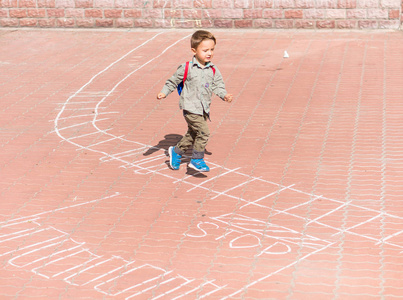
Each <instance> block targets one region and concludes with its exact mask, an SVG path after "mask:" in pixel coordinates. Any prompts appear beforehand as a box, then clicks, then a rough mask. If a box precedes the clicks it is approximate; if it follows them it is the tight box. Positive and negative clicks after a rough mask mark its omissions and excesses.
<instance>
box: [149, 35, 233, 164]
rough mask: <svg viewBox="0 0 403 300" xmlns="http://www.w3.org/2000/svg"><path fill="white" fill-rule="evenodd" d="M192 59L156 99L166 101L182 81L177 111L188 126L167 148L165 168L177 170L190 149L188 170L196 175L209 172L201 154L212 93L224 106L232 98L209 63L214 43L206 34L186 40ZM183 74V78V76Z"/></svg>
mask: <svg viewBox="0 0 403 300" xmlns="http://www.w3.org/2000/svg"><path fill="white" fill-rule="evenodd" d="M190 44H191V50H192V53H193V55H194V56H193V59H192V61H191V62H189V64H188V66H186V63H185V64H182V65H180V66H179V67H178V69H177V70H176V72H175V74H174V75H172V77H171V78H170V79H168V80H167V81H166V83H165V85H164V87H163V88H162V90H161V92H160V93H159V94H158V95H157V99H158V100H160V99H163V98H166V97H167V96H168V95H169V94H170V93H172V92H173V91H174V90H175V89H176V88H177V87H178V85H179V84H180V83H181V82H182V81H183V79H184V78H185V79H186V80H185V81H184V83H183V91H182V92H181V93H180V100H179V107H180V109H182V110H183V115H184V118H185V120H186V122H187V124H188V131H187V132H186V134H185V135H184V136H183V138H182V139H181V140H180V141H179V143H178V144H177V145H176V146H175V147H169V149H168V153H169V164H170V166H171V168H172V169H174V170H178V169H179V166H180V163H181V158H182V155H183V154H184V153H185V152H186V150H187V149H188V148H189V147H190V146H192V145H193V153H192V159H191V160H190V163H189V167H190V168H192V169H195V170H197V171H199V172H208V171H210V168H209V167H208V166H207V165H206V163H205V162H204V150H205V148H206V145H207V141H208V139H209V136H210V131H209V128H208V126H207V119H210V104H211V96H212V93H214V94H216V95H217V96H218V97H220V98H221V99H222V100H224V101H226V102H231V101H232V95H231V94H228V93H227V91H226V90H225V85H224V81H223V78H222V75H221V73H220V71H219V70H218V69H217V67H216V66H214V65H213V64H212V63H211V60H212V59H213V55H214V48H215V45H216V39H215V37H214V35H212V34H211V33H210V32H208V31H204V30H198V31H196V32H195V33H194V34H193V35H192V38H191V40H190ZM185 73H186V76H185Z"/></svg>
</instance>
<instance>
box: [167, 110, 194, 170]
mask: <svg viewBox="0 0 403 300" xmlns="http://www.w3.org/2000/svg"><path fill="white" fill-rule="evenodd" d="M185 120H186V122H187V123H188V131H187V132H186V134H185V135H184V136H183V137H182V139H181V140H180V141H179V143H178V144H177V145H176V146H175V147H169V149H168V153H169V164H170V166H171V168H172V169H173V170H179V167H180V164H181V158H182V155H183V154H185V152H186V150H187V149H188V148H189V147H190V146H192V145H193V142H194V140H195V137H196V133H195V132H194V131H193V129H192V126H190V125H189V122H188V120H187V119H186V118H185Z"/></svg>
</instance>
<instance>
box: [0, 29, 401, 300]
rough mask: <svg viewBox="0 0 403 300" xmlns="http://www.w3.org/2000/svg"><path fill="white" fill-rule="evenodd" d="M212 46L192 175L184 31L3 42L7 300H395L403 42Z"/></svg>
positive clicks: (1, 282) (237, 37)
mask: <svg viewBox="0 0 403 300" xmlns="http://www.w3.org/2000/svg"><path fill="white" fill-rule="evenodd" d="M215 33H216V35H217V38H218V44H217V48H216V56H215V60H214V62H215V63H216V64H217V66H218V67H219V68H220V70H221V71H222V73H223V75H224V78H225V81H226V83H227V89H228V91H230V92H231V93H233V94H234V101H233V103H231V104H228V103H224V102H222V101H220V100H219V99H217V98H214V100H213V105H212V122H211V123H210V126H211V132H212V137H211V141H210V142H209V145H208V148H207V150H208V152H207V154H208V155H206V161H207V163H208V164H209V165H210V167H211V169H212V170H211V172H210V173H204V174H199V173H195V172H192V171H191V170H188V169H187V166H186V164H187V160H186V159H185V160H184V162H183V163H182V165H181V169H180V170H179V171H172V170H170V169H169V168H168V166H167V157H166V150H167V148H168V147H169V146H170V145H174V144H175V143H176V141H177V140H178V139H179V138H180V136H181V135H182V134H183V133H184V132H185V130H186V128H185V127H186V126H185V123H184V120H183V118H182V116H181V112H180V111H179V109H178V96H177V95H176V94H172V95H170V96H169V97H168V98H167V99H166V100H164V101H161V102H158V101H157V100H155V96H156V94H157V93H158V92H159V90H160V89H161V87H162V85H163V83H164V81H165V80H166V79H167V78H168V77H169V76H170V75H171V74H172V73H173V72H174V70H175V69H176V67H177V65H178V64H179V63H181V62H184V61H186V60H187V59H189V58H190V55H191V53H190V50H189V34H191V32H190V31H185V30H183V31H152V30H150V31H133V32H129V31H56V30H43V31H28V30H11V29H10V30H1V31H0V78H1V80H0V109H1V115H2V117H1V120H0V124H1V125H0V130H1V135H0V145H1V151H0V157H1V160H0V162H1V166H0V174H1V181H0V187H1V190H0V191H1V206H0V207H1V209H0V215H1V220H0V259H1V260H0V261H1V269H0V293H1V297H0V298H1V299H11V298H12V299H31V298H33V299H101V298H102V299H103V298H105V299H398V298H403V281H402V276H403V256H402V251H403V204H402V203H403V202H402V201H401V198H402V193H403V188H402V186H403V176H402V174H403V172H402V171H403V164H402V158H403V155H402V150H403V139H402V132H403V125H402V114H403V105H402V100H403V93H402V85H403V56H402V53H403V34H402V33H401V32H313V31H246V30H245V31H217V32H215ZM285 51H287V53H288V54H289V58H284V57H283V56H284V52H285Z"/></svg>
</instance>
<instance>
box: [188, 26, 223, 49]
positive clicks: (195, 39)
mask: <svg viewBox="0 0 403 300" xmlns="http://www.w3.org/2000/svg"><path fill="white" fill-rule="evenodd" d="M204 40H213V41H214V44H216V43H217V42H216V39H215V37H214V35H213V34H212V33H211V32H208V31H206V30H198V31H196V32H195V33H193V35H192V38H191V39H190V47H191V48H193V49H197V47H198V46H199V45H200V44H201V42H203V41H204Z"/></svg>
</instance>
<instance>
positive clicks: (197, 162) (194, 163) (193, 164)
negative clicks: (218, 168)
mask: <svg viewBox="0 0 403 300" xmlns="http://www.w3.org/2000/svg"><path fill="white" fill-rule="evenodd" d="M189 168H192V169H195V170H196V171H199V172H208V171H210V168H209V167H208V166H207V165H206V163H205V162H204V159H203V158H200V159H191V160H190V163H189Z"/></svg>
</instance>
